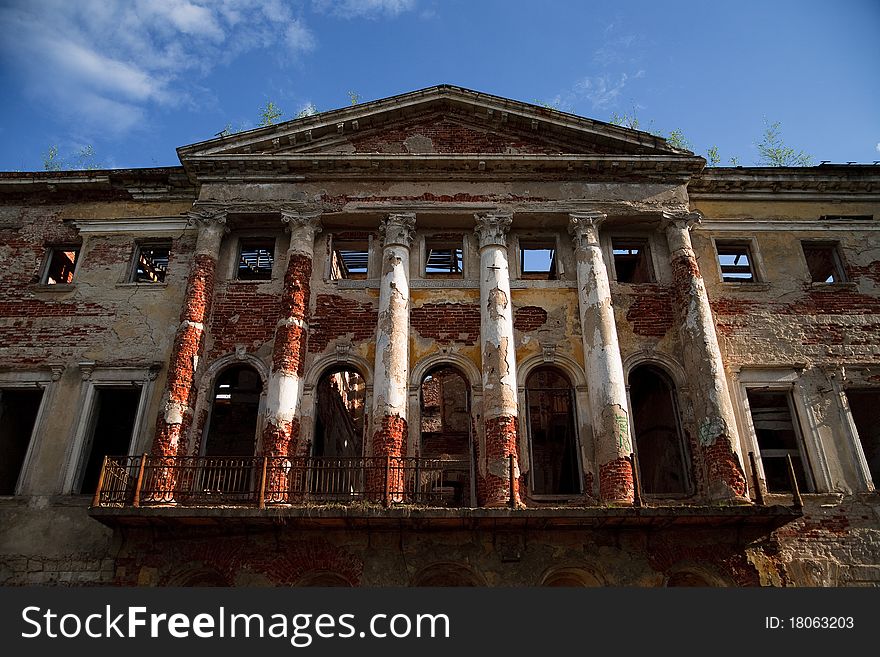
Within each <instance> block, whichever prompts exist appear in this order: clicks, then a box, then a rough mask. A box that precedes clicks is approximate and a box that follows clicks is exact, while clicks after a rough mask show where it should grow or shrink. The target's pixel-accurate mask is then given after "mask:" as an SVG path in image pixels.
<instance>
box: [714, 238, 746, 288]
mask: <svg viewBox="0 0 880 657" xmlns="http://www.w3.org/2000/svg"><path fill="white" fill-rule="evenodd" d="M715 246H716V248H717V249H718V264H719V265H721V280H722V281H724V282H726V283H749V282H753V281H755V270H754V267H753V266H752V253H751V248H750V247H749V245H748V244H728V243H716V245H715Z"/></svg>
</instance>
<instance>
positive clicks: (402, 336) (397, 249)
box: [370, 213, 416, 501]
mask: <svg viewBox="0 0 880 657" xmlns="http://www.w3.org/2000/svg"><path fill="white" fill-rule="evenodd" d="M415 224H416V217H415V215H414V214H412V213H403V214H391V215H389V216H388V217H387V218H386V219H384V220H383V221H382V223H381V224H380V226H379V238H380V240H381V242H382V278H381V280H380V282H379V317H378V323H377V326H376V363H375V367H374V370H373V372H374V383H373V418H372V419H373V422H372V426H373V438H372V442H371V446H372V456H373V461H372V464H373V468H372V472H373V475H372V476H371V477H370V481H371V482H373V485H372V486H371V490H373V491H374V492H376V493H378V492H380V491H381V490H383V489H384V490H386V491H388V493H389V495H388V497H386V500H387V499H392V500H396V501H397V500H400V499H401V496H402V493H403V470H402V462H401V460H400V459H401V457H403V456H405V455H406V436H407V424H406V403H407V388H408V386H409V248H410V245H411V244H412V240H413V230H414V229H415ZM383 462H384V463H387V464H388V466H389V467H390V468H391V470H390V471H387V470H385V469H384V467H385V466H383Z"/></svg>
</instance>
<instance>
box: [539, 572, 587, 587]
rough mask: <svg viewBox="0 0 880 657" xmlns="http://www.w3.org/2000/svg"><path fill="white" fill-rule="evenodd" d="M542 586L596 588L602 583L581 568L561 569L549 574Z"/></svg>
mask: <svg viewBox="0 0 880 657" xmlns="http://www.w3.org/2000/svg"><path fill="white" fill-rule="evenodd" d="M541 586H562V587H595V586H602V582H600V581H599V579H598V578H597V577H596V576H595V575H594V574H593V573H591V572H589V571H587V570H583V569H581V568H561V569H558V570H554V571H553V572H551V573H549V574H548V575H547V576H546V577H545V578H544V581H543V582H542V584H541Z"/></svg>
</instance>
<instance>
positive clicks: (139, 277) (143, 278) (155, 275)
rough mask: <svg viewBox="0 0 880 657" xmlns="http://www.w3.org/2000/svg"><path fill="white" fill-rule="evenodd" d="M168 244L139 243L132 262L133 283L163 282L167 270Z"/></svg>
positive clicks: (169, 246) (169, 248)
mask: <svg viewBox="0 0 880 657" xmlns="http://www.w3.org/2000/svg"><path fill="white" fill-rule="evenodd" d="M170 254H171V245H170V244H140V245H139V246H138V247H137V258H136V259H135V263H134V275H133V281H134V282H135V283H164V282H165V274H166V272H167V271H168V258H169V256H170Z"/></svg>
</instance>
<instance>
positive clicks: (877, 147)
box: [875, 141, 880, 153]
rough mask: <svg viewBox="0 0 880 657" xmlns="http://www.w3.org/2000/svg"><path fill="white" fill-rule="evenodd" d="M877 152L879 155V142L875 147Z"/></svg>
mask: <svg viewBox="0 0 880 657" xmlns="http://www.w3.org/2000/svg"><path fill="white" fill-rule="evenodd" d="M875 148H876V149H877V152H878V153H880V141H878V142H877V146H876V147H875Z"/></svg>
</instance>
